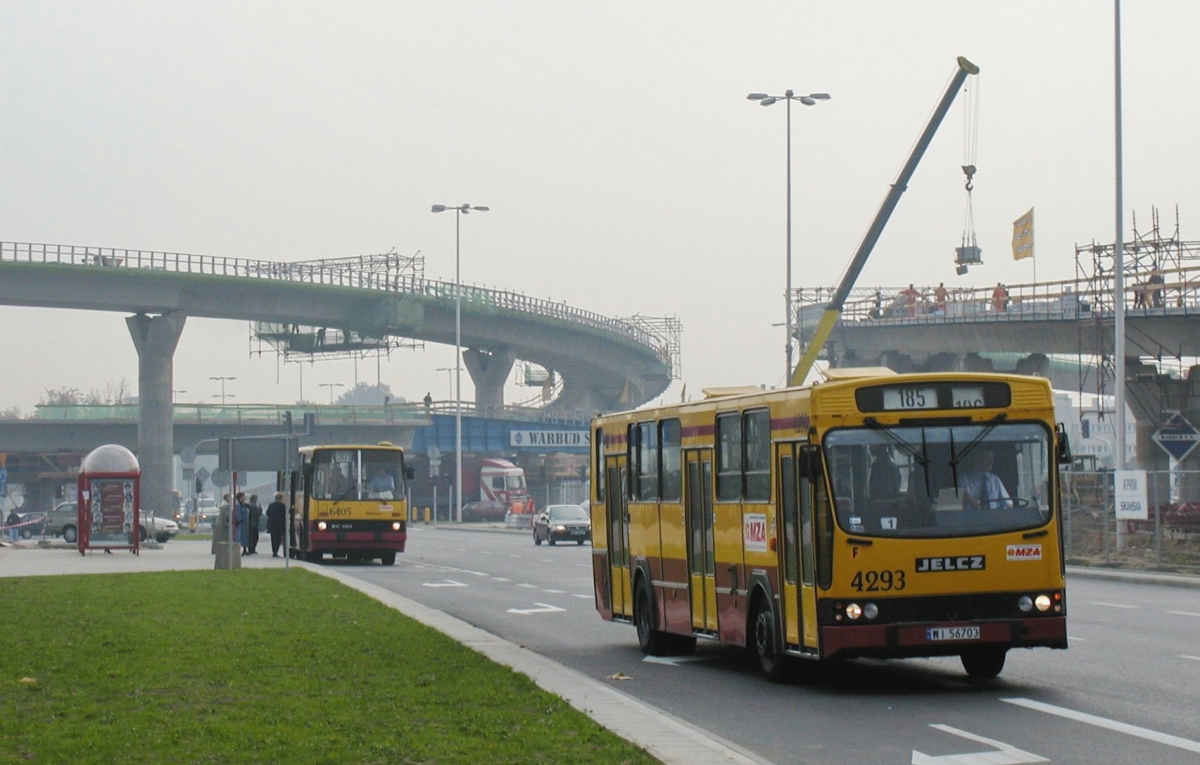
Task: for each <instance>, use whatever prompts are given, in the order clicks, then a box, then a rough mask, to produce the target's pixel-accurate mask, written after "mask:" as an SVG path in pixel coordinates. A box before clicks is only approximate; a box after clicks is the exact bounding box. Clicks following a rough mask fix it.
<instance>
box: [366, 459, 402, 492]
mask: <svg viewBox="0 0 1200 765" xmlns="http://www.w3.org/2000/svg"><path fill="white" fill-rule="evenodd" d="M367 490H368V491H370V492H371V494H372V495H373V496H376V497H378V498H379V499H391V498H392V495H393V494H394V493H395V491H396V479H395V478H393V477H392V474H391V473H390V472H388V469H387V467H386V466H385V465H376V466H375V467H374V468H372V469H371V478H370V480H369V481H367Z"/></svg>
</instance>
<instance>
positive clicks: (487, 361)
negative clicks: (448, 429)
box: [463, 348, 516, 417]
mask: <svg viewBox="0 0 1200 765" xmlns="http://www.w3.org/2000/svg"><path fill="white" fill-rule="evenodd" d="M514 361H516V356H514V355H513V352H512V351H510V350H509V349H508V348H499V349H496V350H493V351H484V350H480V349H478V348H468V349H467V350H465V351H463V363H464V364H465V365H466V367H467V372H469V373H470V374H471V382H472V383H474V384H475V411H476V412H477V413H478V414H479V415H480V416H481V417H489V416H493V415H499V414H500V413H501V412H502V411H504V383H506V382H508V374H509V372H512V368H513V362H514Z"/></svg>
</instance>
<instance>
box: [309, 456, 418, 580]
mask: <svg viewBox="0 0 1200 765" xmlns="http://www.w3.org/2000/svg"><path fill="white" fill-rule="evenodd" d="M409 477H411V476H410V473H409V470H408V469H407V468H406V467H405V465H404V450H403V449H402V448H400V447H398V446H393V445H392V444H390V443H388V442H386V441H383V442H380V443H379V444H376V445H374V446H367V445H354V444H352V445H345V446H307V447H304V448H302V449H300V471H299V478H300V485H299V487H297V488H298V490H297V491H294V492H293V496H292V498H291V499H292V501H291V506H292V508H294V510H293V513H292V540H293V544H294V545H295V546H294V547H293V549H292V555H293V556H294V557H299V558H304V559H305V560H309V561H319V560H321V559H322V558H323V557H324V556H325V555H327V554H328V555H330V556H332V557H335V558H347V559H349V560H372V559H374V558H379V559H380V561H381V562H382V563H383V565H385V566H391V565H393V564H395V562H396V553H402V552H404V543H405V541H406V540H407V538H408V528H407V522H408V502H407V501H406V493H405V486H406V484H405V481H406V479H407V478H409ZM292 485H293V487H296V486H297V482H296V481H293V482H292Z"/></svg>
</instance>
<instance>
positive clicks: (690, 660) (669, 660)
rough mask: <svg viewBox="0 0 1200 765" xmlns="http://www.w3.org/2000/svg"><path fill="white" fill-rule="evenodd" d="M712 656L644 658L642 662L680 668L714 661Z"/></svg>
mask: <svg viewBox="0 0 1200 765" xmlns="http://www.w3.org/2000/svg"><path fill="white" fill-rule="evenodd" d="M712 659H713V657H711V656H643V657H642V661H644V662H646V663H647V664H666V665H667V666H669V667H678V666H679V665H680V664H694V663H695V662H698V661H712Z"/></svg>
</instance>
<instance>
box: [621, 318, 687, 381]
mask: <svg viewBox="0 0 1200 765" xmlns="http://www.w3.org/2000/svg"><path fill="white" fill-rule="evenodd" d="M622 321H624V322H625V323H626V324H629V325H630V326H632V327H635V328H637V329H639V330H641V331H642V332H644V333H646V334H647V335H650V336H651V337H652V338H654V340H655V341H656V342H655V343H654V344H655V346H656V349H657V351H658V356H659V360H660V361H662V362H664V363H666V364H667V366H669V367H670V368H671V379H672V380H681V379H683V371H682V362H683V356H682V352H681V348H682V340H681V338H682V337H683V323H682V322H680V321H679V317H677V316H643V315H641V314H638V313H635V314H634V315H633V316H628V317H626V318H624V319H622Z"/></svg>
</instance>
